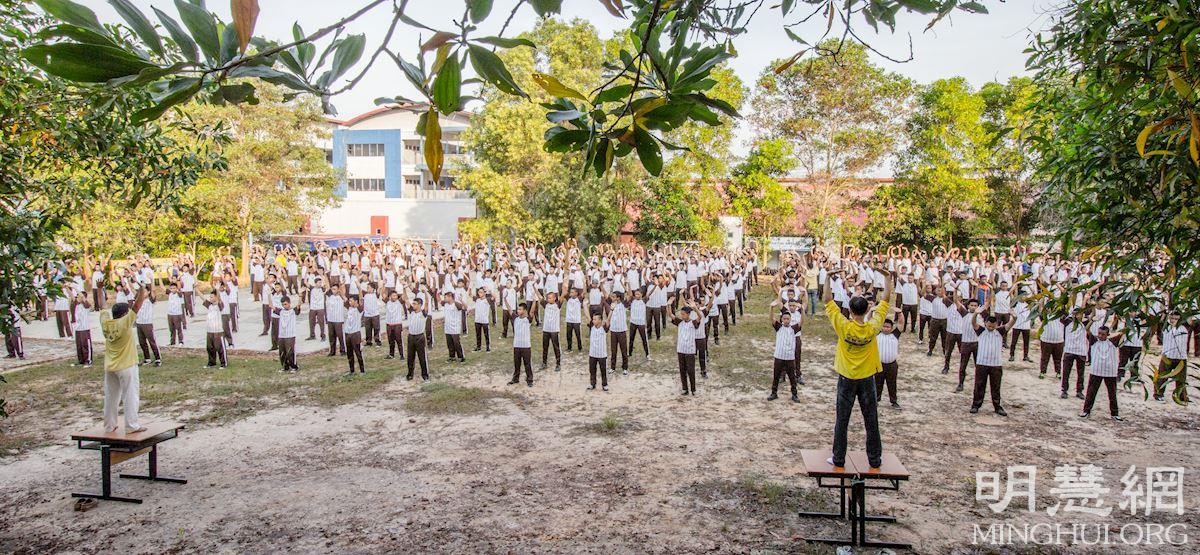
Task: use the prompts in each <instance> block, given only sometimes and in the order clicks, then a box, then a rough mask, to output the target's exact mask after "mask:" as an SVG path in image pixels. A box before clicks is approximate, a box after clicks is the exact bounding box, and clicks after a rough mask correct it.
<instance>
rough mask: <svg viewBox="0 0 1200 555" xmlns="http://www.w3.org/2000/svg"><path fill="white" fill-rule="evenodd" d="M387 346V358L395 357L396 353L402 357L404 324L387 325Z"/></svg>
mask: <svg viewBox="0 0 1200 555" xmlns="http://www.w3.org/2000/svg"><path fill="white" fill-rule="evenodd" d="M387 344H388V356H396V351H400V356H401V357H403V356H404V324H388V325H387ZM450 356H451V357H453V356H454V355H453V354H451V355H450Z"/></svg>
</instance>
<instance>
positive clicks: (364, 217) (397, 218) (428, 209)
mask: <svg viewBox="0 0 1200 555" xmlns="http://www.w3.org/2000/svg"><path fill="white" fill-rule="evenodd" d="M372 216H387V219H388V234H389V235H390V236H392V237H420V238H424V239H434V240H442V241H453V240H455V239H457V238H458V221H459V218H474V217H475V216H476V214H475V199H473V198H466V199H406V198H398V199H382V198H362V197H359V196H358V195H354V194H352V195H350V196H349V197H348V198H345V199H343V200H342V202H341V205H340V206H337V207H334V208H329V209H326V210H325V211H323V212H322V213H321V214H319V215H318V218H317V222H315V226H314V230H313V231H314V232H315V233H320V234H331V235H342V234H354V235H365V234H369V233H370V232H371V217H372Z"/></svg>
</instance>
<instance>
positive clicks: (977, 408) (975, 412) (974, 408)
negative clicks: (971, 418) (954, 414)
mask: <svg viewBox="0 0 1200 555" xmlns="http://www.w3.org/2000/svg"><path fill="white" fill-rule="evenodd" d="M978 413H979V407H971V414H978Z"/></svg>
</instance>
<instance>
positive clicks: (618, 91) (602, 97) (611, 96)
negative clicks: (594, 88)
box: [592, 85, 633, 104]
mask: <svg viewBox="0 0 1200 555" xmlns="http://www.w3.org/2000/svg"><path fill="white" fill-rule="evenodd" d="M631 92H633V85H616V86H613V87H609V88H607V89H604V90H602V91H600V92H599V93H597V94H596V98H594V99H592V104H603V103H605V102H616V101H618V100H625V99H626V98H628V97H629V93H631Z"/></svg>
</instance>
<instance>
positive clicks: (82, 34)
mask: <svg viewBox="0 0 1200 555" xmlns="http://www.w3.org/2000/svg"><path fill="white" fill-rule="evenodd" d="M60 37H61V38H68V39H72V40H74V41H75V42H82V43H85V44H99V45H101V46H111V47H113V48H120V47H119V46H117V43H115V42H113V40H112V38H110V37H109V36H108V35H101V34H100V33H97V32H95V31H93V30H91V29H87V28H84V27H80V26H78V25H71V24H68V23H63V24H61V25H52V26H50V27H46V28H45V29H42V30H41V31H38V33H37V38H39V39H42V40H45V39H48V38H60Z"/></svg>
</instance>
